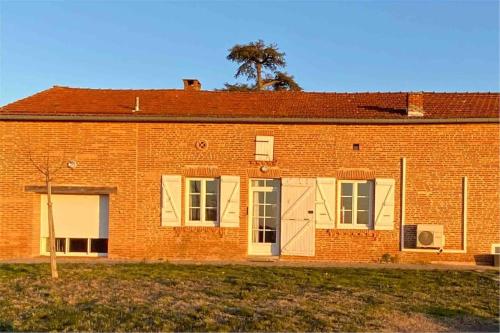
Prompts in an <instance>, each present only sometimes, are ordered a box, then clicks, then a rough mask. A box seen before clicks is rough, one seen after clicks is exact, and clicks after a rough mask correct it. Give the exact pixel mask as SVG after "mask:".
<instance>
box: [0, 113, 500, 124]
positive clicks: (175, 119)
mask: <svg viewBox="0 0 500 333" xmlns="http://www.w3.org/2000/svg"><path fill="white" fill-rule="evenodd" d="M0 120H2V121H56V122H62V121H67V122H133V123H265V124H453V123H499V121H500V118H499V117H495V118H397V119H387V118H386V119H384V118H380V119H373V118H370V119H367V118H363V119H358V118H298V117H286V118H269V117H198V116H153V115H142V116H131V115H41V114H1V113H0Z"/></svg>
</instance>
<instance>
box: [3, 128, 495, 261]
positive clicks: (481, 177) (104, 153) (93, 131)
mask: <svg viewBox="0 0 500 333" xmlns="http://www.w3.org/2000/svg"><path fill="white" fill-rule="evenodd" d="M256 135H274V137H275V152H274V154H275V161H274V162H262V163H259V162H255V161H254V155H253V154H254V150H255V141H254V140H255V136H256ZM0 138H1V141H0V177H1V178H0V232H1V237H0V258H17V257H30V256H37V255H38V254H39V223H40V222H39V221H40V215H39V214H40V212H39V210H40V195H39V194H34V193H28V192H25V191H24V186H26V185H42V184H43V178H42V177H41V175H40V174H39V173H37V171H36V169H35V168H34V167H33V166H32V164H31V162H30V161H29V158H28V151H31V152H32V155H33V156H34V157H35V159H38V160H39V161H40V160H41V158H42V156H44V155H45V151H46V147H49V146H50V147H51V151H52V156H53V157H52V159H53V160H54V161H55V160H57V159H58V158H59V157H60V156H62V155H63V154H65V157H66V158H73V159H75V160H77V161H78V167H77V168H76V169H75V170H70V169H68V168H63V169H62V170H61V171H60V172H59V173H58V174H57V177H56V180H55V183H56V184H57V185H88V186H116V187H117V188H118V191H117V193H116V194H111V195H110V210H109V212H110V216H109V257H110V258H140V259H142V258H164V259H200V260H202V259H207V260H208V259H212V260H213V259H245V258H246V257H247V226H248V224H247V218H248V217H247V215H246V214H247V199H248V179H249V178H251V177H258V176H262V177H269V176H273V177H278V178H279V177H328V176H333V177H342V175H345V174H349V172H350V169H363V170H362V171H363V172H361V174H369V175H374V176H375V177H381V178H394V179H395V180H396V193H395V198H396V206H395V228H394V230H393V231H374V230H370V231H359V230H338V229H333V230H317V231H316V256H315V257H314V258H304V257H302V258H293V257H289V258H283V259H290V260H291V259H300V260H335V261H376V260H379V259H380V258H381V256H382V255H383V254H385V253H389V254H391V255H393V256H395V255H397V256H398V258H399V259H400V260H402V261H433V260H446V261H448V260H456V261H474V260H476V261H488V260H490V257H489V256H488V255H487V254H488V253H489V252H490V246H491V244H492V243H500V234H499V233H500V222H499V221H500V216H499V215H500V213H499V211H500V208H499V171H500V170H499V157H498V152H499V126H498V125H497V124H460V125H451V124H450V125H430V124H427V125H277V124H273V125H265V124H179V123H178V124H163V123H88V122H87V123H79V122H73V123H58V122H39V123H35V122H0ZM200 139H204V140H207V142H208V145H209V146H208V149H207V150H198V149H197V148H196V147H195V143H196V141H197V140H200ZM353 143H359V144H360V146H361V149H360V150H359V151H353V150H352V144H353ZM402 157H406V158H407V180H406V184H407V188H406V193H407V198H406V223H407V224H408V225H409V226H408V227H407V228H408V231H407V232H406V234H407V236H406V238H407V243H409V244H410V243H411V242H412V239H414V236H413V237H412V227H411V225H415V224H416V223H438V224H444V226H445V235H446V248H447V249H460V248H461V247H462V241H461V235H462V177H463V176H467V177H468V179H469V201H468V205H469V213H468V253H467V254H439V255H438V254H425V253H407V252H404V253H403V252H400V251H399V244H400V239H399V223H400V174H401V158H402ZM263 163H266V165H268V166H269V167H270V171H269V172H268V173H267V174H261V172H260V171H259V167H260V165H261V164H263ZM205 173H210V174H215V175H239V176H240V177H241V221H240V228H218V227H217V228H216V227H212V228H210V227H185V226H182V227H176V228H172V227H161V226H160V195H161V189H160V177H161V175H162V174H180V175H183V176H192V175H197V174H199V175H200V176H201V175H204V174H205ZM355 173H356V171H355ZM183 186H184V182H183ZM183 190H184V189H183ZM183 198H184V196H183ZM183 200H184V199H183ZM182 207H183V208H184V203H183V206H182ZM182 211H183V214H184V209H183V210H182ZM413 243H414V241H413Z"/></svg>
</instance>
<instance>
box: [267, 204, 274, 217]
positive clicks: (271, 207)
mask: <svg viewBox="0 0 500 333" xmlns="http://www.w3.org/2000/svg"><path fill="white" fill-rule="evenodd" d="M265 207H266V217H276V206H275V205H266V206H265Z"/></svg>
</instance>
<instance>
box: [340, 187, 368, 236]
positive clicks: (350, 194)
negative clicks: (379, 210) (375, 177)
mask: <svg viewBox="0 0 500 333" xmlns="http://www.w3.org/2000/svg"><path fill="white" fill-rule="evenodd" d="M338 187H339V190H338V193H339V200H338V201H337V202H338V205H339V207H338V226H339V228H346V229H350V228H352V229H370V228H372V227H373V213H372V211H373V208H372V207H373V182H372V181H369V180H341V181H339V185H338Z"/></svg>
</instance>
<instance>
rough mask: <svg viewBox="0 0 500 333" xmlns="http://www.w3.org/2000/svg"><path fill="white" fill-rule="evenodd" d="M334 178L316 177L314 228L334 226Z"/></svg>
mask: <svg viewBox="0 0 500 333" xmlns="http://www.w3.org/2000/svg"><path fill="white" fill-rule="evenodd" d="M335 183H336V179H335V178H316V214H315V216H316V228H317V229H333V228H335Z"/></svg>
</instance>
